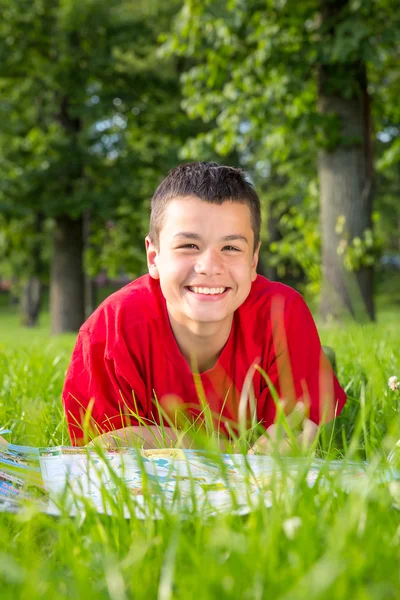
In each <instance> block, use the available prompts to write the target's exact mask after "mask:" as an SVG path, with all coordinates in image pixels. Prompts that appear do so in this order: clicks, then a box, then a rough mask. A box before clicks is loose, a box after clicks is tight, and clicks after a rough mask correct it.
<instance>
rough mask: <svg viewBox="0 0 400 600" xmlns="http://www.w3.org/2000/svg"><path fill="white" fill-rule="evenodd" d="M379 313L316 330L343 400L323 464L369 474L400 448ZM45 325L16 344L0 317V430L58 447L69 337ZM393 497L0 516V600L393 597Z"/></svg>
mask: <svg viewBox="0 0 400 600" xmlns="http://www.w3.org/2000/svg"><path fill="white" fill-rule="evenodd" d="M379 302H380V304H379V306H380V311H381V313H380V316H381V319H380V320H379V322H378V324H374V325H348V326H345V327H342V328H337V327H329V328H325V329H320V333H321V337H322V341H323V343H325V344H327V345H330V346H332V347H334V348H335V350H336V355H337V362H338V377H339V379H340V381H341V383H342V385H343V386H344V387H345V388H346V390H347V393H348V395H349V400H348V403H347V405H346V407H345V409H344V411H343V413H342V415H341V416H340V417H339V419H338V420H337V422H336V424H335V428H334V431H333V432H332V431H331V428H329V427H327V428H326V431H325V433H324V435H323V436H322V439H321V445H320V453H321V455H322V456H325V457H327V458H330V457H338V456H345V457H349V458H359V459H364V458H366V459H367V460H368V461H369V462H372V463H374V462H381V461H384V458H385V457H386V456H387V454H388V452H389V451H390V449H391V448H392V447H393V445H394V443H395V442H396V441H397V439H399V438H400V411H399V401H400V394H399V393H395V392H391V391H390V390H389V389H388V387H387V380H388V378H389V376H391V375H394V374H397V375H398V376H400V343H399V339H400V323H399V319H398V306H397V305H396V302H392V303H390V301H389V299H388V298H383V297H382V298H380V300H379ZM47 319H48V317H46V316H44V318H43V320H42V323H41V325H40V327H39V328H38V330H37V331H34V332H33V331H32V332H28V331H26V330H22V329H20V328H19V327H18V319H17V316H16V315H15V314H14V315H13V314H12V312H10V311H6V310H4V311H3V312H0V424H3V425H7V426H9V427H10V428H11V429H12V431H13V433H12V441H13V442H15V443H22V444H29V445H57V444H61V443H67V442H68V438H67V432H66V428H65V423H64V420H63V414H62V409H61V404H60V394H61V388H62V382H63V378H64V373H65V370H66V368H67V365H68V361H69V357H70V352H71V350H72V346H73V342H74V338H75V336H73V335H66V336H62V337H59V338H51V337H50V336H49V335H48V320H47ZM332 440H333V441H332ZM392 494H393V488H389V486H388V485H381V486H378V485H373V486H372V488H371V489H370V490H369V491H368V492H365V491H364V492H359V491H353V492H351V493H348V494H346V493H344V492H343V491H342V490H340V488H339V487H337V486H336V485H335V484H334V483H332V484H331V486H324V485H322V484H318V485H316V486H315V487H314V488H312V489H309V488H308V487H307V486H306V485H305V483H304V480H302V479H301V478H300V479H299V481H298V482H297V486H296V489H295V491H294V492H293V493H291V494H289V493H287V494H284V493H283V494H281V495H280V496H279V495H278V494H275V502H274V503H273V507H272V508H270V509H266V508H263V507H260V508H258V509H256V510H254V512H252V513H251V514H250V515H248V516H246V517H237V516H236V517H235V516H233V515H221V516H218V517H214V518H210V519H208V520H206V521H205V520H204V519H202V518H201V516H200V515H193V516H191V517H190V518H186V519H183V517H182V515H180V514H176V515H168V514H166V515H165V516H164V518H163V519H162V520H159V521H157V520H153V519H150V518H148V519H146V520H144V521H141V520H138V519H134V518H132V519H130V520H125V519H123V518H122V517H121V516H118V515H117V516H114V517H106V516H101V515H98V514H96V513H94V512H93V511H91V510H90V509H88V510H87V511H86V512H85V513H83V514H80V515H78V516H77V517H73V518H70V517H66V516H62V517H60V518H53V517H49V516H46V515H42V514H38V513H37V512H36V511H34V510H30V509H27V510H26V511H24V512H23V513H21V514H19V515H10V514H0V540H1V545H0V597H1V598H2V600H8V599H10V600H11V599H12V600H15V599H19V598H24V599H25V598H29V599H30V600H31V599H32V600H36V599H39V598H40V599H49V600H50V599H51V600H54V599H57V598H62V599H67V598H68V599H69V598H71V599H74V600H75V599H81V598H82V599H85V598H88V599H89V598H90V599H91V600H92V599H111V600H125V599H128V598H135V599H145V600H149V599H152V598H157V599H159V600H170V599H174V598H184V599H186V598H190V599H191V598H196V600H197V599H198V600H202V599H204V600H205V599H207V600H208V599H209V598H218V599H225V598H226V599H230V598H232V599H235V600H238V599H240V600H241V599H248V600H253V599H261V598H274V599H275V598H279V599H285V600H296V599H299V600H302V599H304V598H307V599H309V600H311V599H312V600H314V599H322V598H323V599H324V600H326V598H329V599H343V600H344V599H346V600H348V598H350V597H351V598H352V600H366V599H369V598H374V599H375V598H379V599H380V598H382V599H385V600H387V599H391V598H393V599H397V598H398V596H399V589H400V569H399V561H400V515H399V512H398V511H397V510H396V509H395V508H394V507H393V502H394V501H393V497H392ZM292 517H299V518H300V520H301V525H300V527H299V529H298V531H297V533H296V534H295V535H294V536H293V538H292V537H291V536H289V537H288V535H287V534H285V529H286V528H285V522H286V521H287V520H288V519H289V518H292Z"/></svg>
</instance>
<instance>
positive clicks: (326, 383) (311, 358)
mask: <svg viewBox="0 0 400 600" xmlns="http://www.w3.org/2000/svg"><path fill="white" fill-rule="evenodd" d="M254 364H257V365H258V366H259V368H260V369H253V377H252V389H253V391H254V396H253V398H255V406H256V417H257V420H258V421H259V422H261V423H262V424H263V425H264V426H265V427H268V426H269V425H270V424H271V423H272V422H273V420H274V417H275V402H274V399H273V396H272V394H271V391H270V387H269V385H268V383H267V381H266V377H265V374H266V375H267V376H268V380H269V383H270V384H272V385H273V386H274V388H275V389H276V392H277V394H278V396H279V397H280V398H285V399H286V400H288V401H289V404H292V405H293V403H294V402H296V401H297V400H299V399H300V398H302V399H303V400H305V401H306V402H307V403H308V404H309V408H310V418H311V419H312V420H313V421H315V422H316V423H319V422H320V420H322V419H324V421H328V420H330V419H332V418H333V417H334V416H335V414H338V413H339V412H340V411H341V409H342V408H343V405H344V403H345V401H346V395H345V393H344V391H343V390H342V389H341V387H340V385H339V383H338V381H337V379H336V377H335V376H334V374H333V371H332V368H331V366H330V364H329V361H328V360H327V358H326V357H325V355H324V353H323V352H322V351H321V344H320V341H319V337H318V333H317V329H316V326H315V323H314V321H313V318H312V316H311V314H310V311H309V309H308V308H307V305H306V303H305V302H304V300H303V298H302V297H301V295H300V294H299V293H297V292H296V291H295V290H293V289H292V288H290V287H288V286H286V285H283V284H281V283H275V282H272V281H269V280H268V279H266V278H265V277H262V276H260V275H258V276H257V279H256V280H255V281H254V283H253V284H252V287H251V291H250V294H249V295H248V297H247V298H246V300H245V302H244V303H243V304H242V305H241V306H240V307H239V308H238V309H237V310H236V312H235V313H234V317H233V324H232V329H231V333H230V335H229V338H228V341H227V342H226V344H225V346H224V348H223V349H222V351H221V354H220V356H219V358H218V360H217V363H216V364H215V366H214V367H213V368H212V369H209V370H208V371H205V372H204V373H201V374H200V375H193V373H192V372H191V369H190V367H189V364H188V363H187V361H186V360H185V358H184V357H183V356H182V354H181V352H180V350H179V348H178V345H177V342H176V340H175V337H174V334H173V332H172V329H171V326H170V323H169V318H168V313H167V308H166V301H165V298H164V296H163V295H162V292H161V289H160V285H159V281H158V280H154V279H152V278H151V277H150V276H149V275H144V276H143V277H140V278H139V279H137V280H135V281H133V282H132V283H130V284H128V285H127V286H125V287H124V288H122V289H121V290H119V291H118V292H116V293H115V294H112V295H111V296H109V297H108V298H107V299H106V300H105V301H104V302H103V303H102V304H101V306H99V308H97V310H96V311H95V312H94V313H93V314H92V315H91V316H90V317H89V319H88V320H87V321H86V322H85V323H84V325H83V326H82V327H81V329H80V331H79V335H78V339H77V342H76V345H75V348H74V351H73V354H72V359H71V363H70V366H69V369H68V371H67V375H66V380H65V385H64V390H63V402H64V408H65V411H66V415H67V421H68V426H69V432H70V436H71V440H72V443H73V444H80V443H83V434H82V423H83V419H84V417H85V414H86V415H87V416H86V421H85V423H86V422H87V421H88V416H89V414H90V418H91V425H92V427H95V428H96V430H97V431H98V432H99V433H102V432H106V431H110V430H113V429H119V428H121V427H125V426H127V425H129V424H130V425H137V424H138V421H137V420H136V419H135V415H137V414H139V415H140V417H142V418H144V419H148V420H147V423H148V424H151V423H152V422H154V421H155V422H159V414H160V413H159V411H158V410H157V408H156V406H155V401H154V399H155V398H157V400H158V402H159V403H160V404H161V406H162V407H163V408H164V409H165V410H166V411H167V412H168V405H169V402H170V401H171V396H170V395H171V394H174V395H176V396H178V397H179V398H180V399H181V401H182V402H183V403H184V404H185V405H187V406H188V411H189V414H190V415H191V416H193V417H194V418H195V417H196V416H198V415H199V414H200V413H201V407H200V401H199V394H198V392H197V390H196V387H197V389H199V386H200V384H202V387H203V390H204V397H205V398H206V399H207V403H208V404H209V406H210V409H211V412H212V414H213V415H214V416H215V419H216V421H218V423H219V425H220V426H222V429H225V424H226V422H229V423H231V422H233V423H237V422H238V412H239V400H240V394H241V391H242V389H243V386H244V387H245V390H247V383H245V378H246V374H247V373H248V372H249V370H250V369H252V367H253V365H254ZM248 380H249V378H248ZM168 396H169V398H168ZM246 396H249V394H248V393H246ZM249 404H251V401H250V402H249ZM253 405H254V401H253ZM242 406H243V400H242V404H241V407H242ZM241 410H242V409H241ZM245 411H246V409H245ZM247 414H248V407H247ZM245 415H246V412H245Z"/></svg>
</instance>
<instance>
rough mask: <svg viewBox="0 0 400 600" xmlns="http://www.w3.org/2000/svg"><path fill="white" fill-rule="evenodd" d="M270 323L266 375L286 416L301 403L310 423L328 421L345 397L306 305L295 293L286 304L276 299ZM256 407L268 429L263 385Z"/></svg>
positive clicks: (270, 406)
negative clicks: (300, 401)
mask: <svg viewBox="0 0 400 600" xmlns="http://www.w3.org/2000/svg"><path fill="white" fill-rule="evenodd" d="M271 320H272V324H271V325H272V327H271V330H272V337H273V344H272V346H271V347H272V357H271V359H270V361H269V367H268V369H267V375H268V378H269V382H270V384H272V386H273V387H274V388H275V390H276V392H277V394H278V397H279V398H281V399H284V400H286V403H287V408H286V409H285V410H286V412H289V411H290V410H291V409H292V408H293V406H294V405H295V403H296V402H298V401H299V400H302V401H303V402H305V404H306V406H307V407H308V411H309V418H310V419H311V420H312V421H314V422H315V423H326V422H328V421H331V420H332V419H333V418H334V417H335V416H336V415H338V414H339V413H340V411H341V410H342V408H343V406H344V404H345V402H346V394H345V392H344V390H343V389H342V388H341V386H340V384H339V382H338V380H337V378H336V376H335V374H334V372H333V369H332V366H331V364H330V362H329V360H328V358H327V357H326V355H325V353H324V352H323V350H322V348H321V342H320V339H319V335H318V331H317V328H316V325H315V322H314V319H313V317H312V315H311V313H310V310H309V309H308V307H307V304H306V303H305V301H304V300H303V298H302V297H301V296H300V294H297V293H296V294H294V295H293V297H292V298H291V299H289V300H285V299H284V298H283V297H277V298H276V299H274V302H273V303H272V308H271ZM258 404H259V406H261V407H263V410H262V413H263V414H262V415H261V418H262V421H263V423H264V425H265V426H268V425H270V424H271V423H272V422H273V421H274V417H275V412H276V410H275V402H274V400H273V397H272V393H271V391H270V387H269V386H268V385H267V384H266V386H265V388H264V389H263V391H262V392H261V396H260V398H259V403H258Z"/></svg>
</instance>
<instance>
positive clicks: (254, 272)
mask: <svg viewBox="0 0 400 600" xmlns="http://www.w3.org/2000/svg"><path fill="white" fill-rule="evenodd" d="M260 246H261V242H258V246H257V248H256V249H255V251H254V254H253V260H252V263H251V281H255V280H256V278H257V265H258V257H259V254H260Z"/></svg>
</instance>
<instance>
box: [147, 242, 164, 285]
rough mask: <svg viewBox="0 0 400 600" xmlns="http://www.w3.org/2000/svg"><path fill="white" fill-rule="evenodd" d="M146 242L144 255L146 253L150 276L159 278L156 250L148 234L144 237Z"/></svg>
mask: <svg viewBox="0 0 400 600" xmlns="http://www.w3.org/2000/svg"><path fill="white" fill-rule="evenodd" d="M145 244H146V255H147V267H148V269H149V273H150V276H151V277H152V278H153V279H160V274H159V272H158V264H157V263H158V250H157V248H156V247H155V245H154V243H153V242H152V241H151V238H150V236H149V235H146V237H145Z"/></svg>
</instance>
